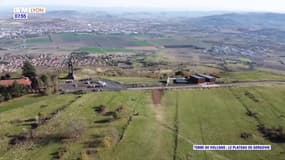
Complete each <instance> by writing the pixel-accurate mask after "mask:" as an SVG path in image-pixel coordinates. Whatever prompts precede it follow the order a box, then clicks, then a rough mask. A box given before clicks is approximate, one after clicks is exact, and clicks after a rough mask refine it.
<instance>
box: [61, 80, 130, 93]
mask: <svg viewBox="0 0 285 160" xmlns="http://www.w3.org/2000/svg"><path fill="white" fill-rule="evenodd" d="M59 88H60V91H61V92H63V93H75V92H101V91H120V90H125V89H127V87H126V86H124V85H122V84H120V83H118V82H115V81H111V80H106V79H82V80H66V81H65V82H63V83H61V84H60V85H59Z"/></svg>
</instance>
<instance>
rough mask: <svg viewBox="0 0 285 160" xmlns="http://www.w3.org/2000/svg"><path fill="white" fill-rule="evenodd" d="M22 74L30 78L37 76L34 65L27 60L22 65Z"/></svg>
mask: <svg viewBox="0 0 285 160" xmlns="http://www.w3.org/2000/svg"><path fill="white" fill-rule="evenodd" d="M22 74H23V76H25V77H29V78H30V79H32V78H34V77H36V76H37V74H36V69H35V67H34V66H33V65H32V64H31V63H30V62H28V61H25V62H24V65H23V67H22Z"/></svg>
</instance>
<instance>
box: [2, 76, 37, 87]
mask: <svg viewBox="0 0 285 160" xmlns="http://www.w3.org/2000/svg"><path fill="white" fill-rule="evenodd" d="M14 82H16V83H18V84H22V85H25V86H27V87H30V86H31V84H32V81H31V80H30V79H29V78H28V77H24V78H21V79H10V80H0V85H1V86H5V87H9V86H12V85H13V83H14Z"/></svg>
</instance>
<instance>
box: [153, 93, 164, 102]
mask: <svg viewBox="0 0 285 160" xmlns="http://www.w3.org/2000/svg"><path fill="white" fill-rule="evenodd" d="M163 95H164V91H163V89H157V90H153V91H152V103H153V104H154V105H161V99H162V97H163Z"/></svg>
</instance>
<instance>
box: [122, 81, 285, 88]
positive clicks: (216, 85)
mask: <svg viewBox="0 0 285 160" xmlns="http://www.w3.org/2000/svg"><path fill="white" fill-rule="evenodd" d="M268 85H285V81H255V82H238V83H228V84H213V85H206V84H199V85H179V86H164V87H162V86H159V87H158V86H157V87H138V88H127V89H128V90H156V89H201V88H222V87H248V86H268Z"/></svg>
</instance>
